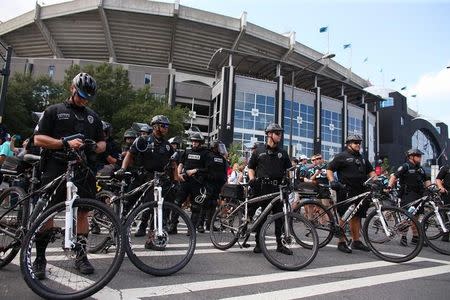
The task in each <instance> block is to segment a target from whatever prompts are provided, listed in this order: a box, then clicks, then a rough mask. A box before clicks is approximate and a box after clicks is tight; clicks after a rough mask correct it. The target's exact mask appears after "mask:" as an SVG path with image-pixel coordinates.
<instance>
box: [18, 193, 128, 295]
mask: <svg viewBox="0 0 450 300" xmlns="http://www.w3.org/2000/svg"><path fill="white" fill-rule="evenodd" d="M73 208H75V209H77V211H80V210H82V211H92V210H97V211H101V212H102V214H104V215H105V216H108V217H109V218H110V219H111V224H112V228H111V232H114V237H115V241H116V243H115V251H114V253H112V254H111V255H107V254H102V256H101V257H97V258H99V259H101V261H100V262H98V263H96V262H94V265H96V267H95V272H94V273H93V274H92V275H82V274H81V275H80V273H79V274H74V273H72V272H76V271H73V270H72V269H73V266H74V265H73V257H72V256H74V254H76V252H75V251H74V249H71V250H67V251H66V250H64V249H63V247H61V246H62V245H64V230H65V229H63V227H61V228H58V227H55V228H54V229H53V228H52V230H48V231H46V234H47V233H48V235H47V242H48V243H49V244H48V246H47V247H46V250H45V251H46V252H48V253H51V255H46V258H47V261H48V262H47V268H46V269H48V272H46V273H47V274H48V275H49V276H50V277H51V278H50V280H39V279H37V277H36V275H35V273H34V271H33V267H32V256H33V255H35V252H36V251H35V250H33V244H34V242H35V240H36V236H37V233H38V232H40V230H41V229H42V227H43V226H44V225H46V224H48V223H47V222H48V221H50V220H53V222H54V223H58V222H59V223H61V224H62V225H63V226H64V225H65V223H64V220H65V210H66V208H65V203H64V202H62V203H58V204H56V205H54V206H52V207H50V208H48V209H47V210H46V211H44V212H43V213H42V215H41V216H40V217H39V218H38V219H37V220H36V221H35V222H34V223H33V225H32V226H31V228H30V230H29V231H28V233H27V234H26V235H25V238H24V240H23V244H22V247H21V252H20V269H21V272H22V275H23V278H24V280H25V282H26V284H27V285H28V287H30V289H32V290H33V292H35V293H36V294H37V295H39V296H41V297H43V298H44V299H64V300H67V299H83V298H87V297H89V296H91V295H93V294H94V293H96V292H98V291H99V290H101V289H102V288H103V287H105V286H106V285H107V284H108V283H109V282H110V281H111V280H112V278H113V277H114V276H115V274H116V273H117V272H118V270H119V268H120V266H121V263H122V261H123V258H124V254H125V252H124V241H125V239H124V234H123V230H122V226H121V224H120V221H119V218H118V217H117V216H116V215H115V214H114V213H113V212H112V211H111V210H110V208H109V207H108V206H107V205H105V204H103V203H99V202H98V201H96V200H94V199H77V200H75V201H74V203H73ZM87 238H89V237H87ZM61 239H62V241H61ZM50 243H51V244H52V245H50ZM77 243H78V242H77ZM79 245H81V242H80V244H79ZM58 250H59V251H62V254H60V255H55V254H54V253H55V252H56V251H58ZM81 250H82V251H83V252H84V251H85V250H83V249H81ZM78 253H80V252H78ZM85 253H86V255H88V256H89V257H90V260H91V261H93V260H94V259H96V257H95V256H94V255H90V254H89V253H88V252H87V251H85ZM107 261H110V262H111V263H110V264H108V263H107ZM105 262H106V265H107V266H106V267H105ZM108 266H109V267H108ZM69 269H70V270H69ZM103 271H104V272H103ZM60 273H62V274H65V273H67V275H68V276H70V278H62V276H60V275H58V274H60ZM59 280H61V282H60V283H58V281H59ZM77 288H80V289H79V290H77Z"/></svg>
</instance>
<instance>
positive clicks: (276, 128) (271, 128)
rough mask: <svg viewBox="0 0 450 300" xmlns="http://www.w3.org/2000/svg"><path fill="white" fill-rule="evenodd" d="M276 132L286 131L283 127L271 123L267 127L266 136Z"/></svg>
mask: <svg viewBox="0 0 450 300" xmlns="http://www.w3.org/2000/svg"><path fill="white" fill-rule="evenodd" d="M274 131H284V129H283V127H281V126H280V125H278V124H276V123H270V124H269V125H268V126H267V127H266V131H265V132H266V134H268V133H269V132H274Z"/></svg>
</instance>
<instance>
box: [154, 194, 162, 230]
mask: <svg viewBox="0 0 450 300" xmlns="http://www.w3.org/2000/svg"><path fill="white" fill-rule="evenodd" d="M153 193H154V196H155V200H156V203H157V204H158V205H157V206H156V207H155V208H153V213H154V216H155V217H154V218H153V225H154V228H155V229H156V234H157V235H158V236H163V203H164V197H163V196H162V187H160V186H156V187H154V190H153Z"/></svg>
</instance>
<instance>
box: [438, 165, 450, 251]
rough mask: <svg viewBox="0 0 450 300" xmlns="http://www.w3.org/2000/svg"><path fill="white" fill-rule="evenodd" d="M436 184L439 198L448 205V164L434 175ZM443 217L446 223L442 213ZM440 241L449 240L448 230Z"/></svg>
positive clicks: (445, 221) (445, 216) (449, 188)
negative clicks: (439, 194)
mask: <svg viewBox="0 0 450 300" xmlns="http://www.w3.org/2000/svg"><path fill="white" fill-rule="evenodd" d="M436 185H437V186H438V188H439V191H440V192H441V198H442V200H443V201H444V204H445V205H449V204H450V195H449V193H448V191H449V190H450V166H449V165H445V166H443V167H442V168H441V169H440V170H439V173H438V174H437V177H436ZM443 218H444V223H446V224H448V222H449V220H448V215H446V214H444V215H443ZM442 241H443V242H448V241H449V233H448V232H447V233H444V234H443V235H442Z"/></svg>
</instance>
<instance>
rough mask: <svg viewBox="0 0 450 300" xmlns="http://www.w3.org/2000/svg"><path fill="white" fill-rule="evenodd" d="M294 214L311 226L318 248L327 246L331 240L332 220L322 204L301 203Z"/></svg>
mask: <svg viewBox="0 0 450 300" xmlns="http://www.w3.org/2000/svg"><path fill="white" fill-rule="evenodd" d="M294 212H295V213H298V214H299V215H301V216H302V217H304V218H305V219H307V220H308V221H310V222H311V224H313V226H314V228H315V229H316V232H317V236H318V238H319V248H322V247H325V246H326V245H328V243H329V242H330V241H331V239H332V238H333V226H334V225H333V224H334V219H333V215H332V214H331V213H330V212H329V211H327V210H326V208H325V206H323V204H322V203H319V202H317V201H314V200H306V201H302V202H300V204H299V206H298V207H297V208H296V209H295V211H294Z"/></svg>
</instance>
